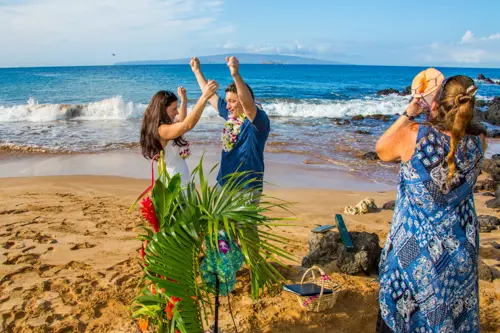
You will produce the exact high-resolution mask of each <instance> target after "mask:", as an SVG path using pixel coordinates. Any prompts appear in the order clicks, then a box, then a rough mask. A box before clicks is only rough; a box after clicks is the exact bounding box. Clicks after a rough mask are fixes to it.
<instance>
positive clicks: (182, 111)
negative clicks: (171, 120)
mask: <svg viewBox="0 0 500 333" xmlns="http://www.w3.org/2000/svg"><path fill="white" fill-rule="evenodd" d="M177 95H179V97H180V99H181V107H180V108H179V114H178V115H177V121H184V119H186V116H187V107H188V106H187V102H188V98H187V93H186V89H184V87H183V86H180V87H179V88H177Z"/></svg>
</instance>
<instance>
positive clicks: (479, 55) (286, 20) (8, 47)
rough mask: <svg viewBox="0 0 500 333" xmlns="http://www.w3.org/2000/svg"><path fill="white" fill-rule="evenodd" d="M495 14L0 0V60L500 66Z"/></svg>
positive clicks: (486, 5)
mask: <svg viewBox="0 0 500 333" xmlns="http://www.w3.org/2000/svg"><path fill="white" fill-rule="evenodd" d="M498 13H500V1H495V0H488V1H485V0H483V1H481V0H478V1H463V0H455V1H436V0H435V1H428V0H420V1H400V0H399V1H396V0H390V1H387V0H385V1H382V0H380V1H368V0H351V1H346V0H344V1H339V0H310V1H293V0H289V1H285V0H267V1H264V0H246V1H243V0H0V32H1V33H0V67H15V66H57V65H65V66H66V65H106V64H112V63H114V62H118V61H128V60H150V59H172V58H181V57H190V56H193V55H211V54H217V53H230V52H257V53H281V54H292V55H302V56H308V57H315V58H320V59H328V60H335V61H340V62H344V63H351V64H369V65H432V66H463V67H500V25H499V24H498ZM111 53H116V57H112V56H111Z"/></svg>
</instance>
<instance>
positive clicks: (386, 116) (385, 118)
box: [382, 115, 392, 122]
mask: <svg viewBox="0 0 500 333" xmlns="http://www.w3.org/2000/svg"><path fill="white" fill-rule="evenodd" d="M391 119H392V116H388V115H385V116H383V117H382V121H385V122H387V121H389V120H391Z"/></svg>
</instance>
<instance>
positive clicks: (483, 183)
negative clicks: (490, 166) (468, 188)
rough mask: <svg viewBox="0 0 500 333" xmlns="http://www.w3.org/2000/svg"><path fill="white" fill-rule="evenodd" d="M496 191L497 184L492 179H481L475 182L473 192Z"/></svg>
mask: <svg viewBox="0 0 500 333" xmlns="http://www.w3.org/2000/svg"><path fill="white" fill-rule="evenodd" d="M496 189H497V182H496V181H494V180H493V179H483V180H478V181H477V182H476V186H474V192H478V191H493V192H495V191H496Z"/></svg>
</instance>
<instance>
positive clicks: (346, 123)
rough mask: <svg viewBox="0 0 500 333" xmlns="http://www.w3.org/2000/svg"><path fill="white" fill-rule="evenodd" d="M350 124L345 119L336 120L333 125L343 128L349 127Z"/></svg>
mask: <svg viewBox="0 0 500 333" xmlns="http://www.w3.org/2000/svg"><path fill="white" fill-rule="evenodd" d="M350 124H351V122H350V121H349V120H347V119H343V120H337V121H336V122H335V125H337V126H345V125H350Z"/></svg>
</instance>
